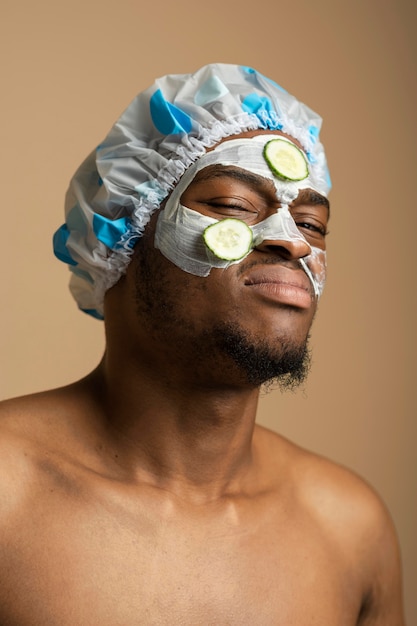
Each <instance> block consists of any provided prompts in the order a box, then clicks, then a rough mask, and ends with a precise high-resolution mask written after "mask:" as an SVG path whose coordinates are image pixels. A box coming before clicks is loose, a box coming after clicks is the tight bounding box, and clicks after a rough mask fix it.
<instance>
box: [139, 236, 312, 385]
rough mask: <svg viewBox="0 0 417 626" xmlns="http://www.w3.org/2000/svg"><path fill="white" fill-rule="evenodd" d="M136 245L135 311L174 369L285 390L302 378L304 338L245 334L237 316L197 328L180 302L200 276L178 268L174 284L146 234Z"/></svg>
mask: <svg viewBox="0 0 417 626" xmlns="http://www.w3.org/2000/svg"><path fill="white" fill-rule="evenodd" d="M141 244H142V245H140V244H139V245H138V248H137V249H136V254H135V262H136V272H135V274H136V276H135V278H136V280H135V294H134V299H135V304H136V313H137V316H138V319H140V320H141V322H142V323H144V325H145V327H146V329H147V332H148V333H149V334H150V335H151V336H153V338H154V339H156V340H157V341H158V343H159V345H162V346H164V350H167V349H168V353H166V354H167V360H169V356H171V359H173V361H174V362H175V363H176V364H177V367H178V368H181V367H184V368H185V371H187V368H188V372H190V371H191V373H192V377H193V378H192V380H194V381H195V383H196V384H201V383H203V381H204V383H205V384H208V385H212V384H218V383H219V381H220V380H221V384H222V385H226V386H228V385H238V386H246V387H247V386H249V387H261V386H264V389H265V390H270V389H272V388H274V387H275V386H278V387H279V388H280V389H281V390H282V391H287V390H295V389H296V388H297V387H299V386H300V385H301V384H302V383H303V382H304V381H305V379H306V377H307V374H308V372H309V369H310V361H311V359H310V352H309V349H308V337H306V338H305V340H304V341H302V342H300V341H298V342H297V341H295V340H294V339H293V338H291V337H285V336H282V334H281V335H280V336H274V337H272V338H268V339H265V338H261V337H259V336H253V335H252V334H250V333H249V332H248V331H246V330H245V328H244V327H243V325H242V322H241V321H220V322H218V321H217V322H214V323H212V324H209V325H208V326H207V327H206V328H203V330H201V325H200V327H199V328H198V326H199V325H198V324H197V323H196V321H197V318H198V312H197V311H194V317H193V315H191V316H190V315H186V314H185V313H184V307H183V306H182V304H183V303H184V302H188V303H192V301H193V293H194V294H196V293H197V291H200V292H201V291H203V292H204V291H205V289H206V287H205V283H204V279H202V280H203V282H200V283H199V286H198V287H196V286H195V284H192V282H191V281H190V279H189V277H188V276H187V275H186V274H185V273H184V272H182V271H181V278H182V280H181V286H180V285H179V283H178V282H177V283H174V284H173V282H172V279H170V278H168V277H167V276H166V272H165V264H166V261H165V260H164V259H163V258H162V257H161V255H159V253H158V252H156V251H155V249H154V248H153V247H151V246H150V245H149V243H148V241H147V240H146V239H145V240H144V241H142V242H141ZM193 290H197V291H194V292H193ZM189 308H190V307H189V306H188V307H186V309H189ZM233 313H238V311H236V310H235V311H233V310H232V311H231V314H232V316H233ZM235 319H236V318H235Z"/></svg>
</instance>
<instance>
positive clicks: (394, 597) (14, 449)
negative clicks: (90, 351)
mask: <svg viewBox="0 0 417 626" xmlns="http://www.w3.org/2000/svg"><path fill="white" fill-rule="evenodd" d="M320 123H321V120H320V118H319V117H318V116H317V115H316V114H315V113H313V112H312V111H311V110H310V109H308V108H307V107H306V106H305V105H303V104H301V103H299V102H298V101H297V100H295V98H293V97H292V96H291V95H290V94H288V93H287V92H285V91H284V90H282V88H280V87H279V86H278V85H276V84H275V83H273V82H272V81H270V80H269V79H267V78H265V77H264V76H262V75H261V74H259V73H258V72H256V71H254V70H253V69H251V68H246V67H240V66H232V65H221V64H218V65H210V66H207V67H204V68H202V69H201V70H199V71H198V72H196V73H195V74H193V75H184V76H183V75H175V76H167V77H164V78H162V79H159V80H158V81H157V82H156V84H155V85H154V86H152V87H151V88H150V89H148V90H146V91H145V92H143V93H141V94H139V96H138V97H137V98H136V99H135V100H134V101H133V102H132V104H131V105H130V106H129V107H128V109H127V110H126V111H125V113H124V114H123V115H122V116H121V118H120V119H119V120H118V121H117V122H116V124H115V125H114V127H113V128H112V130H111V131H110V133H109V135H108V136H107V137H106V139H105V140H104V142H103V143H102V144H101V145H100V146H99V147H98V148H97V150H96V151H95V152H94V153H93V154H92V155H90V157H88V158H87V160H86V161H85V162H84V164H83V165H82V166H81V168H80V169H79V170H78V172H77V173H76V175H75V177H74V179H73V181H72V183H71V186H70V191H69V193H68V196H67V203H66V223H65V225H64V226H63V227H61V228H60V229H59V230H58V231H57V233H56V235H55V237H54V244H55V252H56V255H57V256H58V258H60V259H61V260H63V261H65V262H67V263H68V264H69V266H70V269H71V270H72V279H71V290H72V293H73V295H74V297H75V299H76V300H77V302H78V305H79V307H80V308H81V309H82V310H84V311H86V312H87V313H89V314H92V315H94V316H95V317H98V318H104V320H105V328H106V351H105V355H104V357H103V360H102V362H101V363H100V364H99V366H98V367H97V369H96V370H95V371H94V372H92V373H91V374H90V375H89V376H87V377H86V378H85V379H83V380H80V381H78V382H76V383H74V384H71V385H69V386H68V387H65V388H62V389H57V390H53V391H49V392H45V393H42V394H37V395H35V396H31V397H26V398H20V399H16V400H12V401H8V402H5V403H4V404H3V405H2V408H1V432H2V436H1V443H0V446H1V451H0V466H1V476H2V480H1V492H0V493H1V502H2V506H1V513H0V515H1V529H2V530H1V536H0V537H1V538H0V546H1V558H0V623H1V624H2V625H4V626H6V625H9V626H12V625H13V626H29V625H30V626H33V625H42V626H47V625H48V626H49V625H51V626H52V625H54V626H55V625H59V626H70V625H71V626H74V625H75V624H77V625H83V626H92V625H100V626H116V625H118V626H119V625H120V626H132V625H136V624H145V625H147V624H155V625H160V624H164V625H166V624H173V625H174V624H187V625H188V624H190V625H193V626H194V625H196V624H202V625H226V624H227V625H229V624H233V625H235V624H236V625H239V626H240V625H244V624H250V625H253V624H256V625H260V626H264V625H265V626H266V625H274V626H275V625H285V626H288V625H289V624H294V625H298V626H306V625H308V624H320V625H329V626H330V625H332V626H336V625H338V626H351V625H352V626H353V625H355V624H366V625H371V624H375V625H376V624H377V625H378V626H400V625H402V624H403V623H404V622H403V617H402V607H401V584H400V564H399V554H398V547H397V541H396V538H395V531H394V529H393V527H392V523H391V521H390V518H389V515H388V513H387V512H386V510H385V507H384V505H383V504H382V503H381V501H380V500H379V498H378V497H377V496H376V495H375V494H374V492H373V491H372V490H371V489H370V488H369V487H368V486H367V485H366V484H364V482H363V481H362V480H361V479H359V478H358V477H356V476H355V475H353V474H351V473H350V472H349V471H347V470H345V469H343V468H341V467H338V466H337V465H335V464H333V463H330V462H329V461H327V460H325V459H323V458H319V457H317V456H315V455H313V454H311V453H309V452H307V451H305V450H302V449H300V448H299V447H297V446H296V445H294V444H292V443H290V442H289V441H287V440H285V439H284V438H282V437H280V436H279V435H278V434H275V433H273V432H270V431H268V430H266V429H264V428H261V427H259V426H257V425H255V417H256V407H257V401H258V395H259V389H260V387H261V386H262V385H263V384H265V383H270V382H271V381H276V382H278V384H280V385H281V386H282V387H283V388H285V387H293V386H294V385H296V384H299V383H300V382H301V381H302V380H303V379H304V378H305V375H306V372H307V369H308V348H307V339H308V334H309V330H310V326H311V323H312V320H313V317H314V314H315V312H316V309H317V303H318V299H319V297H320V294H321V291H322V289H323V285H324V278H325V237H326V230H327V221H328V211H329V204H328V201H327V193H328V191H329V188H330V181H329V176H328V172H327V166H326V160H325V156H324V150H323V147H322V145H321V143H320V141H319V137H318V135H319V129H320Z"/></svg>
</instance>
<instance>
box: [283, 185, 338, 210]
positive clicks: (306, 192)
mask: <svg viewBox="0 0 417 626" xmlns="http://www.w3.org/2000/svg"><path fill="white" fill-rule="evenodd" d="M297 204H311V205H323V206H325V207H326V209H327V211H328V213H329V214H330V202H329V201H328V199H327V198H326V196H322V195H321V193H318V192H317V191H314V189H300V192H299V194H298V196H297V197H296V199H295V200H293V202H291V205H292V206H294V205H295V206H296V205H297Z"/></svg>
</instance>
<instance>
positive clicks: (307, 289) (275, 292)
mask: <svg viewBox="0 0 417 626" xmlns="http://www.w3.org/2000/svg"><path fill="white" fill-rule="evenodd" d="M244 285H245V287H249V288H250V289H251V291H253V292H254V293H256V294H258V295H259V296H260V297H263V298H265V299H268V300H273V301H275V302H277V303H279V304H282V305H286V306H291V307H296V308H301V309H308V308H310V307H311V304H312V302H313V294H312V292H311V286H310V281H309V280H308V278H307V276H305V278H304V274H301V272H300V273H299V272H298V271H297V270H293V269H289V268H286V267H283V266H272V267H271V266H270V267H268V266H263V267H258V268H254V269H252V270H251V271H250V272H249V273H248V274H247V276H246V277H245V279H244Z"/></svg>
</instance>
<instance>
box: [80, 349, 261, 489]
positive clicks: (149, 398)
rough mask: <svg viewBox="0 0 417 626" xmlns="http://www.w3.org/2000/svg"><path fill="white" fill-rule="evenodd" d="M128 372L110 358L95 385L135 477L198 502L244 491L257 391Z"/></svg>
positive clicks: (109, 428)
mask: <svg viewBox="0 0 417 626" xmlns="http://www.w3.org/2000/svg"><path fill="white" fill-rule="evenodd" d="M123 370H124V371H122V370H121V369H120V368H119V367H117V368H116V367H113V365H112V363H111V362H110V361H109V359H108V358H107V359H106V358H105V359H104V360H103V362H102V363H101V364H100V366H99V368H98V369H97V370H96V371H95V372H94V373H93V374H92V376H91V377H90V383H91V385H92V389H93V390H94V393H95V397H96V398H97V401H98V402H99V404H100V412H101V414H102V415H103V423H105V424H106V435H107V438H108V441H109V446H110V448H111V449H114V450H115V451H116V450H117V452H116V453H117V455H118V459H119V460H120V462H121V463H123V464H124V465H125V466H126V469H128V470H129V471H130V472H131V473H132V477H134V478H135V479H137V480H139V481H145V482H149V483H150V484H154V485H155V486H156V487H159V488H163V489H166V490H168V491H171V492H173V493H177V494H178V495H181V496H183V497H186V498H191V499H195V500H199V501H202V500H211V499H217V498H220V497H222V496H223V495H225V494H227V493H234V492H236V493H238V492H241V491H244V490H245V487H244V486H245V484H247V481H248V480H250V478H249V477H250V475H251V474H252V469H253V463H254V459H253V445H252V436H253V429H254V424H255V418H256V408H257V402H258V395H259V390H258V389H253V388H244V387H238V386H234V387H232V386H229V387H226V386H225V385H220V384H219V385H217V386H213V385H212V384H210V385H204V384H196V383H195V381H193V382H192V384H191V381H190V380H186V379H185V380H182V381H179V377H178V373H177V379H176V380H175V381H173V379H172V377H170V376H164V375H162V374H159V375H158V376H155V375H153V373H152V370H149V368H142V367H140V366H137V367H132V364H130V366H129V367H125V368H123ZM180 382H181V384H180Z"/></svg>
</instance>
